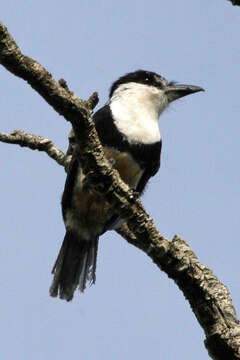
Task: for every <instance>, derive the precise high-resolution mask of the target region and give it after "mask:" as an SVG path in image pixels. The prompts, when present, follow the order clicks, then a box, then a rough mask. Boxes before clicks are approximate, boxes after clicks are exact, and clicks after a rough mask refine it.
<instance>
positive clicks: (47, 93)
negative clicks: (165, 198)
mask: <svg viewBox="0 0 240 360" xmlns="http://www.w3.org/2000/svg"><path fill="white" fill-rule="evenodd" d="M0 62H1V63H2V65H3V66H5V67H6V68H7V69H8V70H9V71H11V72H12V73H13V74H15V75H17V76H19V77H21V78H23V79H24V80H26V81H27V82H28V83H29V84H30V85H31V86H32V87H33V88H34V89H35V90H36V91H37V92H38V93H39V94H40V95H41V96H42V97H43V98H44V99H45V100H46V101H47V102H48V103H49V104H50V105H51V106H52V107H53V108H54V109H55V110H56V111H57V112H58V113H59V114H61V115H63V116H64V117H65V119H66V120H67V121H70V122H71V123H72V126H73V129H74V132H75V135H76V140H77V146H78V147H77V155H78V158H79V161H80V162H81V164H82V166H83V170H84V173H85V174H86V175H87V176H88V181H89V183H90V184H91V186H92V187H93V188H94V189H95V190H96V191H98V192H99V193H101V194H103V196H105V197H106V199H107V200H108V201H109V202H110V203H111V204H114V206H115V207H116V209H117V211H118V213H119V214H120V216H121V217H123V218H124V219H126V221H127V224H126V223H125V224H124V225H123V226H122V228H121V229H120V230H119V231H118V232H119V233H120V234H121V235H122V236H123V237H125V238H126V239H127V241H128V242H129V243H131V244H132V245H134V246H136V247H138V248H140V249H141V250H143V251H144V252H145V253H146V254H147V255H148V256H149V257H150V258H151V259H152V260H153V261H154V263H155V264H156V265H157V266H158V267H159V268H160V269H161V270H163V271H165V272H166V274H167V275H168V276H169V277H170V278H172V279H173V280H174V281H175V282H176V284H177V285H178V287H179V288H180V289H181V290H182V291H183V293H184V295H185V297H186V299H187V300H188V301H189V303H190V306H191V308H192V310H193V312H194V314H195V316H196V318H197V319H198V321H199V323H200V325H201V326H202V328H203V329H204V331H205V335H206V340H205V345H206V348H207V349H208V352H209V354H210V356H211V357H212V358H213V359H217V360H221V359H222V360H226V359H232V360H234V359H240V327H239V321H238V319H237V317H236V312H235V309H234V307H233V305H232V301H231V297H230V295H229V292H228V290H227V288H226V287H225V286H224V285H223V284H222V283H221V282H220V281H219V280H218V279H217V278H216V277H215V276H214V275H213V273H212V272H211V270H209V269H208V268H207V267H205V266H204V265H202V264H201V263H200V262H199V260H198V259H197V257H196V255H195V254H194V253H193V252H192V250H191V249H190V247H189V246H188V245H187V244H186V242H185V241H184V240H183V239H181V238H180V237H179V236H175V237H174V239H173V240H172V241H169V240H167V239H166V238H164V237H163V235H162V234H160V233H159V232H158V231H157V230H156V228H155V226H154V223H153V220H152V219H151V218H150V217H149V215H148V214H147V213H146V211H145V209H144V207H143V206H142V204H141V202H140V201H139V200H138V199H136V198H135V196H134V193H133V192H132V191H131V190H130V189H129V187H128V186H127V185H126V184H125V183H124V182H123V181H122V180H121V178H120V177H119V174H118V172H117V171H116V170H114V169H113V168H112V167H111V165H110V164H109V162H108V161H107V160H106V159H105V157H104V154H103V149H102V145H101V143H100V141H99V139H98V136H97V133H96V129H95V126H94V123H93V121H92V118H91V113H92V109H93V107H94V106H95V105H96V103H97V95H96V94H94V95H93V96H92V97H91V98H90V99H89V100H88V101H82V100H80V99H78V98H77V97H76V96H75V95H74V94H73V93H72V92H71V91H70V90H69V89H68V87H67V86H66V83H65V82H64V80H61V81H60V82H59V83H57V82H56V81H54V80H53V79H52V76H51V74H49V72H48V71H47V70H46V69H44V68H43V67H42V66H41V65H40V64H39V63H37V62H36V61H34V60H33V59H30V58H29V57H27V56H25V55H22V54H21V52H20V49H19V48H18V46H17V45H16V43H15V42H14V40H13V39H12V37H11V36H10V35H9V34H8V32H7V29H6V27H5V26H4V25H2V24H1V23H0ZM61 165H63V164H61Z"/></svg>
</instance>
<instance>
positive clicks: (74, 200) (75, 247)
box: [50, 70, 204, 301]
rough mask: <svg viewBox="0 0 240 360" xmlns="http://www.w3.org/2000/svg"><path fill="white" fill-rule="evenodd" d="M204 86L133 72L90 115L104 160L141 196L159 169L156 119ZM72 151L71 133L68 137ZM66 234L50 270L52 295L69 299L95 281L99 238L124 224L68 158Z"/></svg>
mask: <svg viewBox="0 0 240 360" xmlns="http://www.w3.org/2000/svg"><path fill="white" fill-rule="evenodd" d="M199 91H204V89H203V88H201V87H199V86H193V85H182V84H178V83H176V82H174V81H171V82H168V81H167V80H166V79H165V78H164V77H162V76H160V75H159V74H157V73H155V72H152V71H146V70H137V71H134V72H130V73H127V74H125V75H123V76H121V77H120V78H119V79H118V80H116V81H115V82H113V84H112V86H111V87H110V92H109V100H108V102H107V103H106V105H104V106H103V107H102V108H100V109H99V110H98V111H97V112H96V113H95V114H94V115H93V120H94V123H95V127H96V130H97V134H98V137H99V139H100V141H101V143H102V145H103V151H104V154H105V157H106V158H107V159H108V160H109V162H110V164H111V165H112V166H113V167H114V168H115V169H116V170H118V172H119V175H120V177H121V179H122V180H123V181H124V182H125V183H126V184H127V185H128V186H129V187H130V188H131V189H132V190H133V191H134V193H135V194H137V197H140V196H141V195H142V194H143V192H144V189H145V187H146V185H147V183H148V181H149V179H150V178H151V177H153V176H154V175H155V174H156V173H157V172H158V170H159V168H160V157H161V148H162V139H161V134H160V129H159V122H158V120H159V117H160V115H161V114H162V113H163V111H164V110H165V109H166V108H167V107H168V106H169V105H170V104H171V103H172V102H173V101H175V100H177V99H179V98H181V97H184V96H186V95H190V94H193V93H196V92H199ZM70 140H71V141H70V151H68V154H71V153H72V152H73V148H74V133H73V132H71V135H70ZM62 215H63V220H64V223H65V227H66V234H65V237H64V240H63V243H62V246H61V249H60V252H59V255H58V257H57V260H56V262H55V265H54V267H53V270H52V273H53V275H54V278H53V281H52V285H51V287H50V295H51V296H53V297H57V296H59V297H60V299H64V300H66V301H70V300H72V298H73V295H74V292H75V290H76V289H77V288H79V290H80V292H83V291H84V290H85V288H86V285H87V283H89V285H91V284H94V283H95V281H96V265H97V250H98V242H99V236H100V235H102V234H103V233H105V232H106V231H108V230H113V229H118V228H119V227H120V226H121V225H122V224H123V222H124V219H121V218H120V216H119V215H118V213H117V211H115V210H114V207H113V206H112V205H110V204H109V203H108V202H107V201H106V199H105V198H104V196H103V195H100V194H99V193H97V192H96V191H94V189H93V188H91V187H89V186H88V180H87V177H86V176H85V174H84V173H83V170H82V168H81V164H80V162H79V161H78V159H77V157H76V156H75V157H74V156H72V161H71V163H70V166H69V170H68V174H67V179H66V183H65V187H64V192H63V196H62Z"/></svg>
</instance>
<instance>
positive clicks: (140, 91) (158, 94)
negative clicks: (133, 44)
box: [109, 70, 204, 114]
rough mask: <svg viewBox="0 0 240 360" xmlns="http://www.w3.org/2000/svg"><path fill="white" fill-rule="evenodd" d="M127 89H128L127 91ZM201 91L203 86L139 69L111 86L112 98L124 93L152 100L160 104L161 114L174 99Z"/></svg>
mask: <svg viewBox="0 0 240 360" xmlns="http://www.w3.org/2000/svg"><path fill="white" fill-rule="evenodd" d="M126 90H127V91H126ZM199 91H204V89H203V88H201V87H199V86H194V85H183V84H177V83H176V82H173V81H171V82H168V81H167V80H166V79H165V78H164V77H162V76H160V75H158V74H156V73H154V72H151V71H145V70H137V71H134V72H131V73H128V74H126V75H124V76H122V77H120V78H119V79H118V80H117V81H115V82H114V83H113V84H112V86H111V88H110V94H109V97H110V99H112V98H114V97H118V96H124V93H126V94H128V96H129V94H130V95H133V96H135V97H136V98H139V99H140V101H151V102H152V103H154V104H155V105H156V106H157V105H158V106H159V109H158V112H159V114H160V113H161V112H162V111H163V110H164V109H165V108H166V107H167V106H168V105H169V104H170V103H171V102H173V101H175V100H177V99H179V98H181V97H183V96H186V95H190V94H193V93H196V92H199Z"/></svg>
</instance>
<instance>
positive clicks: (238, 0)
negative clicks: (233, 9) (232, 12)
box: [229, 0, 240, 6]
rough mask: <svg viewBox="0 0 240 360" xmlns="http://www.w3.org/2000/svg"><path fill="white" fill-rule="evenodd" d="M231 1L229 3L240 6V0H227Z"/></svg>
mask: <svg viewBox="0 0 240 360" xmlns="http://www.w3.org/2000/svg"><path fill="white" fill-rule="evenodd" d="M229 1H231V3H232V4H233V6H234V5H237V6H240V0H229Z"/></svg>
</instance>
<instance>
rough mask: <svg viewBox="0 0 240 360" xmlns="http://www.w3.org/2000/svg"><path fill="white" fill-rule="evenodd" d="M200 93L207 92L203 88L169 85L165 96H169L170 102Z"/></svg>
mask: <svg viewBox="0 0 240 360" xmlns="http://www.w3.org/2000/svg"><path fill="white" fill-rule="evenodd" d="M199 91H205V90H204V89H203V88H201V87H199V86H194V85H180V84H179V85H178V84H172V85H171V83H170V84H169V85H167V87H166V88H165V94H166V95H167V98H168V102H172V101H174V100H177V99H180V98H181V97H183V96H186V95H190V94H194V93H196V92H199Z"/></svg>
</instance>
